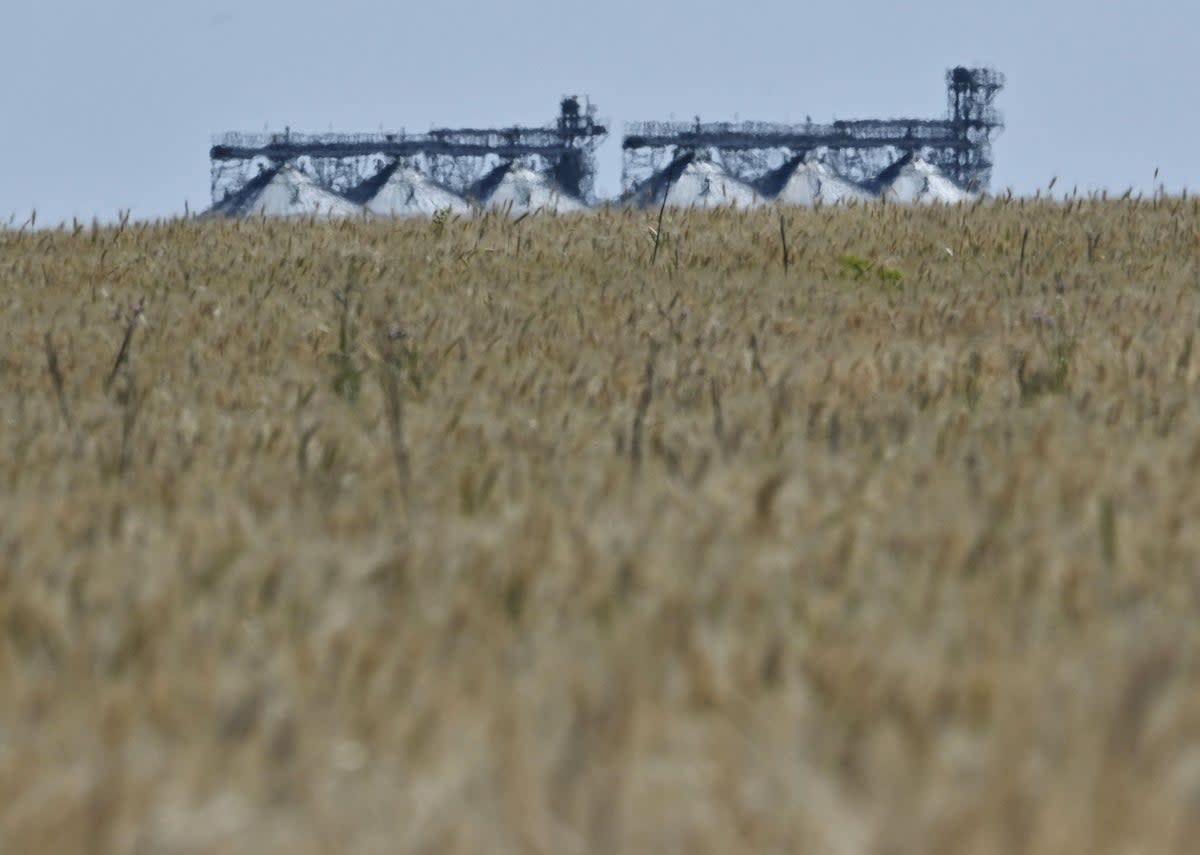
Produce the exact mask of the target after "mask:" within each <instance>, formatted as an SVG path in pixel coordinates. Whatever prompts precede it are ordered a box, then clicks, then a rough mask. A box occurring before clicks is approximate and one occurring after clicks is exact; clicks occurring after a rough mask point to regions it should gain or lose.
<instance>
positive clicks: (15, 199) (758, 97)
mask: <svg viewBox="0 0 1200 855" xmlns="http://www.w3.org/2000/svg"><path fill="white" fill-rule="evenodd" d="M4 5H5V9H4V13H3V15H2V16H0V63H2V64H3V73H4V79H5V81H6V85H5V86H3V87H2V88H0V129H2V130H0V214H2V215H3V219H4V220H7V219H8V215H9V214H10V213H15V214H17V216H18V217H20V218H22V219H23V218H24V217H26V216H28V212H29V211H30V210H31V209H32V208H33V207H35V206H36V208H37V209H38V212H39V220H40V221H41V222H46V221H60V220H63V219H69V218H70V217H72V216H79V217H81V218H90V217H92V216H93V215H98V216H100V217H102V218H105V219H108V218H111V217H112V216H114V215H115V213H116V212H117V210H118V209H124V208H129V209H132V211H133V214H134V217H136V218H148V217H156V216H164V215H170V214H173V213H179V212H182V210H183V206H184V202H185V200H186V201H187V202H189V203H190V204H191V206H192V208H193V209H197V208H202V207H205V206H207V203H208V188H209V184H208V179H209V171H208V157H207V152H208V146H209V144H210V138H211V136H212V134H213V133H214V132H217V131H222V130H262V129H263V128H264V127H265V126H269V127H271V128H272V129H277V128H282V127H283V126H284V125H290V126H291V127H292V128H294V129H297V130H315V131H320V130H328V129H330V128H331V127H332V128H333V129H335V130H339V131H353V130H377V129H378V128H379V127H380V126H381V125H382V126H384V127H387V128H389V129H392V128H399V127H404V128H407V129H409V130H425V129H428V128H430V127H433V126H459V125H511V124H514V123H521V124H540V123H542V122H546V121H550V120H551V119H552V118H553V116H554V114H555V112H556V111H557V103H558V98H559V96H560V95H562V94H564V93H569V92H579V93H581V94H583V93H586V94H590V96H591V98H592V100H593V102H595V103H596V104H597V105H598V106H599V109H600V114H601V116H602V117H605V118H607V119H609V120H610V123H611V128H612V134H611V135H610V138H609V140H608V141H607V142H606V143H605V144H604V148H603V149H602V156H601V162H600V174H599V176H598V180H597V189H598V190H600V191H602V192H606V193H614V192H615V191H616V190H617V189H618V188H619V164H620V151H619V145H620V131H621V124H622V122H625V121H632V120H640V119H655V118H667V117H668V116H670V115H672V114H674V115H675V116H677V117H680V118H686V117H690V116H692V115H695V114H700V115H701V117H703V118H705V119H710V120H719V119H732V118H734V116H735V114H736V115H737V116H739V117H740V118H742V119H767V120H779V121H787V120H803V118H804V117H805V115H811V116H812V117H813V118H814V120H827V119H830V118H835V117H836V118H873V117H886V116H893V115H909V116H930V117H937V116H941V115H943V113H944V110H945V90H944V84H943V74H944V72H945V69H946V68H947V67H949V66H952V65H956V64H970V65H976V64H989V65H994V66H996V67H997V68H999V69H1000V70H1001V71H1003V72H1004V73H1005V74H1006V75H1007V77H1008V87H1007V89H1006V90H1005V91H1004V92H1002V93H1001V94H1000V97H999V99H998V102H997V103H998V106H999V108H1000V109H1001V111H1002V112H1003V113H1004V115H1005V118H1006V120H1007V123H1008V129H1007V130H1006V131H1005V132H1004V134H1003V135H1002V136H1001V137H1000V138H999V140H998V142H997V144H996V147H995V159H996V169H995V173H994V180H993V189H1000V188H1004V187H1012V188H1013V189H1014V190H1015V191H1017V192H1019V193H1032V192H1033V191H1034V190H1035V189H1036V188H1038V187H1044V186H1045V185H1046V184H1047V183H1048V182H1049V180H1050V178H1051V177H1053V176H1056V175H1057V176H1058V187H1057V188H1056V189H1063V188H1067V189H1069V188H1070V187H1071V186H1072V185H1075V184H1078V185H1079V186H1080V188H1081V189H1088V188H1108V189H1110V190H1114V191H1122V190H1124V189H1125V188H1126V187H1129V186H1133V187H1135V188H1137V189H1141V190H1146V191H1149V190H1150V189H1151V188H1152V187H1153V186H1154V185H1153V178H1152V176H1153V173H1154V170H1155V168H1156V167H1158V168H1160V169H1161V173H1160V178H1159V180H1160V181H1161V182H1163V183H1165V184H1166V186H1167V188H1168V189H1169V190H1172V191H1178V190H1179V189H1181V188H1183V187H1190V188H1196V189H1200V142H1198V137H1200V104H1198V101H1200V99H1198V97H1197V94H1196V93H1197V92H1200V58H1198V52H1197V47H1196V44H1195V41H1196V38H1197V34H1198V33H1200V7H1197V6H1196V5H1194V4H1190V3H1184V2H1181V0H1140V2H1137V3H1132V2H1117V0H1092V2H1082V0H1069V2H1068V1H1067V0H1063V2H1056V0H1041V2H1036V0H1009V2H996V3H993V4H983V3H975V2H969V0H962V2H959V3H951V2H945V0H926V2H918V3H911V2H909V3H905V2H882V0H871V2H844V3H840V4H838V3H822V4H807V3H799V2H794V0H793V2H753V0H746V2H726V3H716V2H711V0H692V2H679V1H678V0H660V2H638V0H610V2H603V3H572V2H567V0H560V2H552V0H512V2H509V3H506V4H492V3H488V4H484V3H470V2H463V3H459V4H450V3H436V2H421V3H416V4H411V5H410V4H408V3H405V2H383V0H340V2H333V0H330V2H324V3H319V2H315V0H291V2H282V0H259V2H252V0H244V1H243V2H230V0H210V1H209V2H205V3H193V2H172V0H90V2H82V0H25V2H22V0H6V2H5V4H4Z"/></svg>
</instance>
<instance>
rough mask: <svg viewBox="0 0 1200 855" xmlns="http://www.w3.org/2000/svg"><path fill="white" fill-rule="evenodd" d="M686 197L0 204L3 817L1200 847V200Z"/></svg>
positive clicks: (423, 846)
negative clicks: (12, 221) (726, 203)
mask: <svg viewBox="0 0 1200 855" xmlns="http://www.w3.org/2000/svg"><path fill="white" fill-rule="evenodd" d="M656 213H657V212H651V213H617V212H609V213H601V214H598V215H595V216H585V217H569V218H559V219H554V218H543V217H533V218H530V219H526V220H524V221H523V222H520V223H515V224H514V223H512V222H509V221H505V220H502V219H497V218H494V217H493V218H486V219H482V220H475V221H469V220H466V221H464V220H458V221H452V222H449V223H446V224H444V225H443V226H437V225H435V224H432V223H430V222H408V223H346V224H338V225H325V224H299V225H296V224H292V225H287V224H282V223H205V224H188V223H182V222H176V223H169V224H163V225H156V226H140V225H135V224H126V225H124V226H122V227H119V228H113V229H107V230H98V231H95V230H88V229H82V230H79V231H78V232H77V233H76V234H71V233H70V231H69V230H68V231H64V232H58V233H53V232H34V233H28V232H27V233H24V234H18V233H15V232H11V231H9V232H0V304H2V306H3V317H4V325H3V329H2V331H0V378H2V384H0V686H3V693H2V696H0V697H2V700H0V851H4V852H14V853H15V852H21V853H40V852H55V853H62V852H76V851H87V852H145V853H217V852H221V853H225V852H246V853H258V852H268V851H270V852H288V853H299V855H305V853H316V852H429V853H434V852H436V853H445V852H484V851H486V852H544V853H585V852H637V853H643V852H645V853H649V852H688V853H693V852H695V853H703V852H713V853H730V852H771V851H780V852H784V851H786V852H820V853H833V855H840V853H847V855H851V853H872V855H874V854H875V853H878V855H891V853H907V852H922V853H1001V852H1020V853H1035V854H1036V853H1079V852H1089V853H1107V852H1113V853H1116V852H1173V851H1175V852H1189V851H1191V848H1192V846H1193V845H1194V841H1195V839H1196V837H1197V834H1198V833H1200V741H1197V738H1198V737H1200V693H1198V689H1197V686H1198V685H1200V684H1198V682H1197V678H1198V677H1200V673H1198V672H1200V660H1198V659H1197V655H1196V654H1197V650H1198V649H1200V648H1198V647H1197V643H1198V642H1200V620H1198V618H1200V526H1197V525H1196V523H1195V521H1196V520H1197V519H1198V518H1200V491H1198V490H1197V489H1195V487H1194V486H1193V482H1192V479H1193V475H1194V473H1195V472H1196V471H1197V467H1198V465H1200V396H1198V395H1197V382H1198V380H1200V358H1198V357H1197V355H1196V354H1195V353H1194V351H1193V346H1192V344H1193V337H1194V334H1195V331H1196V328H1197V321H1198V320H1200V305H1198V302H1197V301H1198V297H1200V288H1198V286H1200V208H1198V207H1197V205H1196V204H1195V203H1194V202H1192V201H1190V200H1188V201H1180V200H1175V199H1167V200H1155V201H1140V202H1139V201H1136V200H1130V199H1127V200H1123V201H1118V202H1107V203H1101V202H1098V201H1097V202H1078V201H1076V202H1073V203H1070V204H1066V205H1063V204H1047V203H1042V204H1032V203H1026V204H1020V203H1018V202H1016V201H1012V202H1008V203H996V204H985V205H981V206H976V207H968V208H931V209H919V210H914V209H902V208H895V207H885V206H880V205H873V206H868V207H863V208H857V209H853V210H841V211H831V210H825V211H813V212H802V211H797V212H789V213H788V215H787V223H786V230H785V232H786V238H787V243H788V260H789V270H788V272H787V273H786V274H785V273H784V270H783V263H782V246H781V233H780V228H779V222H778V217H777V215H775V214H773V213H771V212H759V213H748V214H741V213H732V212H728V211H724V212H714V213H710V214H702V213H689V214H683V213H678V212H675V213H673V212H667V214H666V217H665V220H664V222H663V234H662V235H661V240H659V237H660V236H658V235H656V234H655V233H654V231H653V228H654V226H655V214H656ZM1026 235H1027V237H1026ZM656 244H657V250H656V249H655V246H656ZM1023 244H1025V247H1024V249H1022V245H1023ZM655 252H656V254H657V258H656V259H655V260H654V264H653V266H651V255H652V253H655ZM1022 257H1023V258H1024V260H1023V262H1022V261H1021V259H1022ZM142 301H144V302H142ZM139 304H140V306H141V309H138V308H137V307H138V306H139ZM47 334H49V338H47ZM123 343H124V345H125V346H124V348H123V347H122V345H123ZM122 351H123V352H124V356H122V357H118V354H119V353H120V352H122ZM1189 520H1190V521H1191V522H1189Z"/></svg>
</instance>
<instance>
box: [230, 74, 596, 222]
mask: <svg viewBox="0 0 1200 855" xmlns="http://www.w3.org/2000/svg"><path fill="white" fill-rule="evenodd" d="M559 108H560V109H559V116H558V120H557V121H556V122H555V123H554V124H552V125H548V126H546V127H541V128H528V127H524V128H523V127H512V128H494V129H493V128H462V129H456V130H451V129H438V130H432V131H429V132H428V133H424V134H406V133H404V132H403V131H401V132H399V133H378V134H297V133H293V132H292V131H291V130H290V129H288V130H285V131H284V132H283V133H281V134H241V133H228V134H223V135H221V136H220V137H218V138H217V139H216V140H215V144H214V145H213V147H212V149H211V150H210V151H209V157H210V159H211V161H212V199H213V203H214V204H216V203H218V202H220V201H221V200H222V199H225V198H227V197H228V196H230V195H232V194H234V193H236V192H238V191H239V190H240V189H241V188H243V187H245V186H246V184H247V183H248V182H250V181H252V180H253V179H254V178H255V176H257V175H258V174H259V173H260V172H261V171H262V170H263V169H266V168H270V167H271V166H278V165H280V164H283V163H289V162H291V163H295V164H296V165H298V166H299V167H300V168H301V169H303V170H304V171H305V172H307V173H308V174H310V175H312V177H313V178H315V179H316V180H317V181H318V182H319V183H320V184H322V185H323V186H325V187H327V188H329V189H330V190H334V191H337V192H346V191H347V190H349V189H351V188H352V187H355V186H357V185H358V184H361V183H362V182H363V181H365V180H367V179H368V178H370V177H371V176H372V175H375V174H377V173H378V172H379V171H380V170H381V169H382V168H383V167H384V166H385V165H386V164H387V163H389V162H390V161H392V160H395V159H404V160H406V161H409V162H412V163H413V164H414V165H415V166H417V167H418V168H420V169H421V170H422V171H424V172H425V173H426V174H427V175H429V176H430V177H431V178H433V179H434V180H435V181H438V182H439V183H441V184H443V185H445V186H446V187H449V188H450V189H452V190H456V191H459V192H464V191H466V190H467V188H469V187H470V186H471V185H472V184H474V183H475V182H476V181H478V180H479V179H480V178H482V177H483V176H484V175H485V174H486V173H487V172H488V171H489V170H490V169H491V168H493V167H494V166H496V165H498V164H500V163H503V162H507V161H511V160H516V159H518V158H520V159H524V160H527V161H529V162H531V163H532V164H533V165H534V166H535V167H536V168H538V169H541V170H545V171H547V172H549V173H550V174H551V175H552V176H553V177H554V179H555V180H556V181H557V182H558V183H559V185H560V186H561V187H562V188H563V189H564V190H565V191H566V192H568V193H571V194H573V195H576V196H578V197H580V198H582V199H589V198H591V196H592V193H593V190H594V181H595V172H596V169H595V152H596V147H597V146H598V145H599V144H600V142H601V141H602V140H603V139H604V138H605V136H607V134H608V129H607V128H606V127H605V126H604V125H603V124H601V123H600V122H599V121H598V120H597V119H596V110H595V108H594V107H593V106H592V105H591V104H590V103H589V102H587V101H586V100H585V101H584V102H583V103H581V102H580V99H579V97H578V96H575V95H571V96H567V97H564V98H563V99H562V102H561V103H560V105H559Z"/></svg>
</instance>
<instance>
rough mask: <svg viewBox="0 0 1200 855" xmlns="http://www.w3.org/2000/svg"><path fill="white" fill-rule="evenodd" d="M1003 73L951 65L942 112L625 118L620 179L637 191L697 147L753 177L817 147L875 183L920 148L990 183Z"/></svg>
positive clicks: (949, 168) (981, 185) (971, 178)
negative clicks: (805, 118)
mask: <svg viewBox="0 0 1200 855" xmlns="http://www.w3.org/2000/svg"><path fill="white" fill-rule="evenodd" d="M1002 88H1004V75H1002V74H1001V73H1000V72H998V71H996V70H994V69H990V68H963V67H961V66H960V67H958V68H952V69H950V70H949V71H947V72H946V90H947V117H946V118H945V119H860V120H854V121H835V122H832V123H829V124H814V123H813V122H811V121H809V122H806V123H804V124H800V125H786V124H776V123H770V122H736V123H735V122H708V123H702V122H701V121H700V119H699V117H697V118H696V120H695V121H694V122H638V123H634V124H630V125H626V128H625V138H624V140H623V142H622V151H623V158H622V173H621V179H622V184H623V186H624V189H625V191H626V192H629V191H631V190H633V189H634V188H635V187H637V186H638V185H639V184H640V183H642V182H643V181H645V180H646V179H647V178H649V177H650V176H651V175H653V174H654V173H656V172H658V171H659V170H660V169H662V168H663V167H664V166H665V165H667V164H668V163H670V162H671V161H672V160H673V159H674V158H675V157H677V156H678V155H679V154H682V153H684V152H689V151H691V152H699V153H703V154H706V155H707V156H709V157H712V158H713V159H714V160H716V161H718V162H719V163H720V164H721V166H722V167H723V168H724V169H725V170H726V171H728V172H729V173H731V174H732V175H734V176H736V177H738V178H740V179H742V180H745V181H754V180H756V179H758V178H760V177H762V176H763V175H765V174H766V173H767V172H769V171H770V170H772V169H775V168H777V167H779V166H780V165H782V164H783V163H784V162H785V161H786V160H787V159H789V158H791V157H795V156H796V155H802V154H806V153H808V152H810V151H819V152H820V153H821V155H822V159H824V160H825V161H826V162H827V163H828V164H829V165H830V166H831V167H832V168H833V169H834V170H835V171H837V172H838V173H839V174H841V175H842V176H844V177H845V178H849V179H850V180H852V181H858V182H860V183H870V182H871V181H872V180H873V179H874V178H875V176H877V175H878V174H879V173H880V172H881V171H882V170H883V169H885V168H886V167H887V166H888V165H889V164H890V163H892V162H893V161H894V160H896V159H897V158H898V157H899V156H901V155H903V154H905V153H908V152H917V153H919V154H921V156H922V157H924V158H925V159H926V160H928V161H929V162H931V163H932V164H934V165H935V166H937V167H938V168H939V169H941V170H942V171H943V172H944V173H945V174H947V175H948V176H950V177H951V178H952V179H953V180H954V181H955V182H956V183H957V184H959V185H960V186H962V187H963V188H965V189H968V190H974V191H983V190H986V189H987V186H988V183H989V182H990V180H991V173H992V151H991V141H992V137H994V136H995V135H996V134H997V133H999V132H1000V131H1001V130H1002V129H1003V128H1004V122H1003V119H1002V118H1001V116H1000V114H999V113H998V112H997V111H996V109H995V107H994V106H993V102H994V101H995V98H996V94H997V93H998V92H999V91H1000V90H1001V89H1002Z"/></svg>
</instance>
